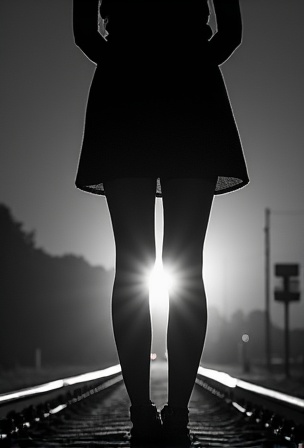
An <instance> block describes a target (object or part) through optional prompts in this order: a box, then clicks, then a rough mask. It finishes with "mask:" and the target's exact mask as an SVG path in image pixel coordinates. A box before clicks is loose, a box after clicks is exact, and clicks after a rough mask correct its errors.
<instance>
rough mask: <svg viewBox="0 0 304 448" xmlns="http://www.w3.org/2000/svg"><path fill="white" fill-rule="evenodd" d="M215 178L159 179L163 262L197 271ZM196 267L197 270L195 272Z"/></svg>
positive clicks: (178, 267)
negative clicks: (162, 218) (161, 204)
mask: <svg viewBox="0 0 304 448" xmlns="http://www.w3.org/2000/svg"><path fill="white" fill-rule="evenodd" d="M216 180H217V177H216V176H215V177H214V178H212V177H210V178H209V179H190V178H189V179H188V178H187V179H162V180H161V185H162V195H163V209H164V240H163V262H164V265H165V266H166V265H167V266H168V267H170V266H171V269H172V268H173V269H174V268H175V269H176V270H179V269H185V270H188V269H189V268H190V267H191V271H192V269H194V272H196V273H197V272H198V271H199V272H200V274H201V268H202V250H203V245H204V240H205V235H206V231H207V226H208V221H209V216H210V211H211V206H212V201H213V197H214V190H215V186H216ZM197 270H198V271H197Z"/></svg>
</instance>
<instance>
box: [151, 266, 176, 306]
mask: <svg viewBox="0 0 304 448" xmlns="http://www.w3.org/2000/svg"><path fill="white" fill-rule="evenodd" d="M148 281H149V294H150V303H151V306H153V307H157V308H163V307H164V308H165V307H168V301H169V291H170V289H171V288H172V287H173V286H174V282H173V278H172V274H170V272H168V269H166V270H165V269H164V267H163V264H162V262H161V260H156V263H155V265H154V268H153V270H152V272H151V274H150V276H149V280H148Z"/></svg>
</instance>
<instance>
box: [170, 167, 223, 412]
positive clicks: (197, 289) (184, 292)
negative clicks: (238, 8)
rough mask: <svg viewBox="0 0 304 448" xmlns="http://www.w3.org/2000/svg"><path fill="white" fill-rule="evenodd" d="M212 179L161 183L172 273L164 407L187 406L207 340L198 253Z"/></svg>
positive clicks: (206, 221)
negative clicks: (166, 403)
mask: <svg viewBox="0 0 304 448" xmlns="http://www.w3.org/2000/svg"><path fill="white" fill-rule="evenodd" d="M215 184H216V177H215V176H213V177H212V176H211V177H209V178H206V179H167V180H162V193H163V207H164V240H163V263H164V267H165V269H167V270H168V271H171V272H172V275H173V286H172V288H171V290H170V292H169V322H168V333H167V349H168V364H169V387H168V395H169V397H168V404H169V405H170V406H171V407H172V408H173V407H174V408H184V409H186V408H187V406H188V402H189V399H190V395H191V392H192V389H193V385H194V381H195V378H196V374H197V369H198V366H199V362H200V358H201V355H202V350H203V346H204V341H205V333H206V326H207V305H206V294H205V288H204V283H203V279H202V251H203V245H204V240H205V234H206V231H207V225H208V221H209V216H210V210H211V205H212V200H213V195H214V190H215Z"/></svg>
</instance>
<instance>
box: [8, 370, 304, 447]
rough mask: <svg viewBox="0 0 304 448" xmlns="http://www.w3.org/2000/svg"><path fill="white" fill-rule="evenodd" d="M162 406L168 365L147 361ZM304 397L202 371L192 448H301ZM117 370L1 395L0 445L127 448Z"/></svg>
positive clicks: (196, 393) (126, 405) (124, 395)
mask: <svg viewBox="0 0 304 448" xmlns="http://www.w3.org/2000/svg"><path fill="white" fill-rule="evenodd" d="M151 370H152V399H153V401H155V403H156V404H157V407H162V406H163V404H165V401H166V364H165V363H161V362H155V363H153V364H152V369H151ZM303 416H304V400H301V399H298V398H296V397H290V396H288V395H286V394H278V393H275V392H274V391H271V390H270V389H266V388H260V387H258V386H256V385H253V384H251V383H247V382H245V381H242V380H238V379H236V378H232V377H230V376H229V375H227V374H223V373H220V372H216V371H214V370H210V369H203V368H200V369H199V371H198V375H197V380H196V385H195V388H194V391H193V395H192V399H191V402H190V425H189V426H190V430H191V433H192V434H193V443H192V445H193V447H197V448H200V447H201V448H203V447H229V448H233V447H242V448H245V447H255V448H258V447H259V448H262V447H265V448H283V447H286V448H304V427H303V424H304V417H303ZM129 430H130V422H129V400H128V397H127V393H126V390H125V387H124V384H123V381H122V376H121V373H120V367H119V366H114V367H113V368H110V369H105V370H103V371H98V372H91V373H90V374H87V375H79V376H76V377H72V378H65V379H63V380H58V381H53V382H51V383H47V384H45V385H42V386H39V387H36V388H31V389H26V390H23V391H17V392H15V393H11V394H2V395H0V447H6V448H18V447H29V448H32V447H33V448H34V447H39V448H48V447H60V448H64V447H81V448H87V447H110V448H116V447H129V446H130V440H129Z"/></svg>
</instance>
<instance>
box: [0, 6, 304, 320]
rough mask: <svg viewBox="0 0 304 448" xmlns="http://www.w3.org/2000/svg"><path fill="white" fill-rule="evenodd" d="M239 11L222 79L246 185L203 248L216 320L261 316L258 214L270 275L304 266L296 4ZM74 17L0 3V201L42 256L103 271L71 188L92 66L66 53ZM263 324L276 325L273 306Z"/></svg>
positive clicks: (90, 225)
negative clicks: (77, 259) (283, 267)
mask: <svg viewBox="0 0 304 448" xmlns="http://www.w3.org/2000/svg"><path fill="white" fill-rule="evenodd" d="M241 7H242V14H243V22H244V36H243V44H242V47H240V49H239V50H238V51H237V52H236V53H235V55H234V56H233V58H231V59H230V60H229V62H228V63H226V64H225V65H224V66H223V67H222V71H223V74H224V76H225V80H226V84H227V87H228V90H229V94H230V98H231V102H232V105H233V110H234V113H235V117H236V121H237V124H238V128H239V131H240V135H241V139H242V142H243V146H244V151H245V155H246V159H247V164H248V170H249V175H250V180H251V182H250V184H249V186H247V187H246V188H244V189H243V190H240V191H239V192H236V193H232V194H228V195H224V196H221V197H217V198H215V201H214V206H213V210H212V217H211V220H210V226H209V231H208V236H207V241H206V248H205V249H206V250H205V268H204V270H205V274H206V283H207V292H208V293H209V294H208V300H209V303H210V304H211V305H216V306H218V307H219V308H220V310H221V312H222V314H223V315H229V314H231V313H232V312H234V311H235V310H236V309H238V308H241V309H243V310H244V311H245V312H247V311H249V310H251V309H256V308H259V309H263V308H264V230H263V228H264V211H265V208H266V207H269V208H270V209H271V210H272V211H273V213H272V215H271V245H272V247H271V251H272V252H271V261H272V264H273V263H276V262H295V263H300V264H301V265H302V266H304V238H303V228H304V203H303V197H304V182H303V173H302V171H303V167H304V155H303V153H304V151H303V141H304V125H303V117H304V113H303V112H304V93H303V92H304V90H303V84H302V83H303V79H304V61H303V55H304V28H303V17H304V2H303V0H288V2H287V1H286V0H241ZM71 13H72V1H71V0H27V1H24V0H14V1H12V0H0V45H1V47H0V52H1V54H0V57H1V69H0V70H1V71H0V85H1V103H0V104H1V105H0V107H1V136H0V142H1V155H0V169H1V176H0V202H2V203H5V204H7V205H8V206H9V207H10V208H11V210H12V212H13V215H14V216H15V218H16V219H17V220H18V221H21V222H24V228H25V229H26V230H35V231H36V241H37V245H38V246H39V247H42V248H44V249H45V250H46V251H48V252H49V253H51V254H64V253H74V254H78V255H82V256H84V257H85V258H86V259H87V260H88V261H89V262H90V263H91V264H94V265H96V264H100V265H103V266H105V267H106V268H111V267H113V264H114V257H115V252H114V240H113V236H112V231H111V224H110V219H109V214H108V211H107V206H106V200H105V198H104V197H96V196H93V195H89V194H87V193H83V192H80V191H78V190H76V188H75V187H74V178H75V173H76V168H77V162H78V157H79V150H80V145H81V138H82V131H83V121H84V113H85V106H86V100H87V94H88V89H89V85H90V81H91V79H92V75H93V73H94V67H95V66H94V65H93V64H91V63H90V62H89V61H88V60H87V59H86V58H85V57H84V56H83V55H82V53H81V52H80V51H79V50H78V49H77V48H76V47H75V46H74V43H73V36H72V26H71ZM187 24H188V26H190V19H189V18H188V21H187ZM157 212H158V214H160V212H161V200H159V199H158V200H157ZM278 212H280V213H278ZM282 212H283V213H282ZM290 212H292V213H290ZM157 223H158V234H159V231H160V230H159V229H160V228H161V220H160V217H159V218H158V220H157ZM303 282H304V278H303V270H301V284H302V285H303ZM273 285H274V279H272V287H273ZM303 304H304V299H303V297H302V301H301V303H300V304H299V303H297V304H292V306H291V320H292V326H293V327H302V326H303V321H304V320H303V318H304V305H303ZM271 316H272V319H273V320H275V321H276V323H277V324H278V325H282V324H283V306H282V305H281V304H275V303H274V301H273V299H272V304H271Z"/></svg>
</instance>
